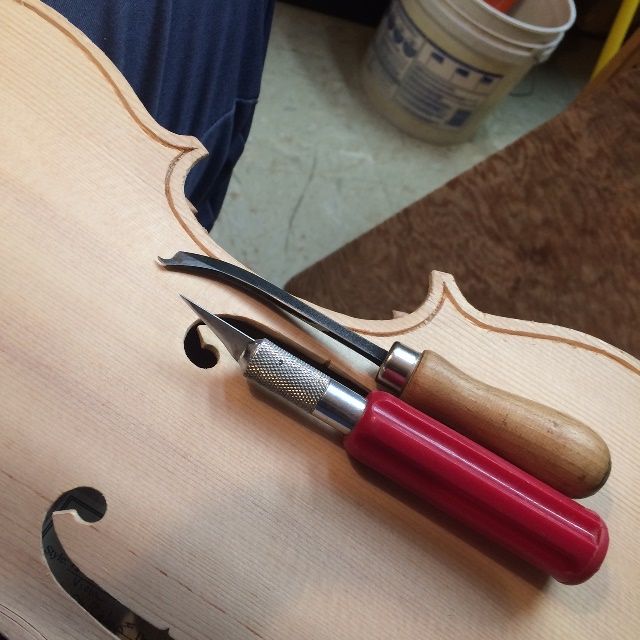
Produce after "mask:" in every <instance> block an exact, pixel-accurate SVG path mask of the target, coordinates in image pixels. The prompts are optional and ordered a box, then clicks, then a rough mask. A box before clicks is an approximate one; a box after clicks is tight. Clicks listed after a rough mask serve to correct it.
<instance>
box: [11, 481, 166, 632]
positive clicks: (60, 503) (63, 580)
mask: <svg viewBox="0 0 640 640" xmlns="http://www.w3.org/2000/svg"><path fill="white" fill-rule="evenodd" d="M69 510H72V511H75V512H76V513H77V514H78V515H79V516H80V518H82V519H83V520H84V521H85V522H98V521H99V520H101V519H102V517H103V516H104V514H105V513H106V511H107V502H106V500H105V497H104V496H103V495H102V494H101V493H100V492H99V491H96V490H95V489H92V488H91V487H78V488H76V489H73V490H71V491H67V492H66V493H63V494H62V495H61V496H60V497H59V498H58V499H57V500H56V501H55V502H54V503H53V505H51V508H50V509H49V511H48V512H47V515H46V516H45V519H44V522H43V524H42V551H43V553H44V557H45V560H46V562H47V564H48V566H49V569H50V570H51V574H52V575H53V577H54V578H55V580H56V581H57V583H58V584H59V585H60V586H61V587H62V588H63V589H64V590H65V591H66V592H67V593H68V594H69V595H70V596H71V597H72V598H73V599H74V600H75V601H76V602H77V603H78V604H79V605H80V606H81V607H82V608H83V609H84V610H85V611H87V612H88V613H89V614H90V615H91V616H92V617H93V618H95V619H96V620H97V621H98V622H99V623H100V624H101V625H102V626H103V627H105V628H106V629H107V630H109V631H111V633H113V634H115V635H116V636H118V637H119V638H122V639H123V640H170V638H171V637H170V636H169V631H168V630H160V629H158V628H156V627H154V626H153V625H152V624H150V623H149V622H147V621H146V620H144V619H143V618H141V617H140V616H138V615H136V614H135V613H134V612H133V611H131V610H130V609H129V608H128V607H126V606H125V605H123V604H122V603H121V602H119V601H118V600H116V599H115V598H114V597H113V596H112V595H111V594H109V593H107V592H106V591H105V590H104V589H103V588H102V587H101V586H100V585H99V584H97V583H96V582H94V581H93V580H92V579H91V578H89V577H88V576H86V575H85V574H84V573H82V571H80V569H79V568H78V567H77V566H76V565H75V564H74V563H73V560H72V559H71V558H70V557H69V555H68V554H67V553H66V551H65V550H64V548H63V546H62V543H61V542H60V539H59V538H58V535H57V534H56V530H55V526H54V524H53V517H52V516H53V513H54V512H56V511H69ZM0 640H4V639H3V638H2V636H1V635H0Z"/></svg>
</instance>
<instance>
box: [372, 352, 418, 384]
mask: <svg viewBox="0 0 640 640" xmlns="http://www.w3.org/2000/svg"><path fill="white" fill-rule="evenodd" d="M420 357H421V354H420V353H418V352H417V351H414V350H413V349H410V348H409V347H405V345H403V344H402V343H400V342H394V343H393V345H391V349H389V353H388V354H387V357H386V358H385V359H384V362H383V363H382V365H381V366H380V369H378V374H377V375H376V380H377V381H378V382H379V383H380V384H381V385H384V386H385V387H387V388H389V389H391V390H392V391H395V392H396V393H400V392H401V391H402V389H404V386H405V384H407V382H408V380H409V378H410V377H411V374H412V373H413V372H414V371H415V370H416V367H417V366H418V362H420Z"/></svg>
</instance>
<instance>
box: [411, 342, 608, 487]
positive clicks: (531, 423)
mask: <svg viewBox="0 0 640 640" xmlns="http://www.w3.org/2000/svg"><path fill="white" fill-rule="evenodd" d="M402 399H403V400H405V401H406V402H408V403H409V404H411V405H413V406H414V407H416V408H418V409H420V410H421V411H424V412H425V413H427V414H429V415H431V416H433V417H434V418H436V419H438V420H440V421H441V422H444V423H445V424H446V425H448V426H450V427H452V428H453V429H456V430H457V431H459V432H460V433H462V434H464V435H466V436H467V437H469V438H471V439H472V440H475V441H476V442H478V443H479V444H482V445H483V446H485V447H486V448H487V449H491V450H492V451H494V452H496V453H497V454H499V455H501V456H502V457H503V458H505V459H506V460H509V461H510V462H512V463H514V464H515V465H517V466H518V467H520V468H521V469H524V470H525V471H528V472H529V473H530V474H531V475H533V476H536V477H537V478H539V479H540V480H542V481H544V482H546V483H547V484H549V485H551V486H552V487H555V488H556V489H558V490H559V491H562V493H564V494H566V495H568V496H571V497H574V498H581V497H584V496H588V495H591V494H592V493H594V492H596V491H597V490H598V489H599V488H600V487H601V486H602V485H603V484H604V482H605V481H606V479H607V477H608V475H609V470H610V469H611V457H610V455H609V449H608V448H607V445H606V444H605V442H604V440H602V438H601V437H600V436H599V435H598V434H597V433H595V432H594V431H593V430H592V429H590V428H589V427H588V426H587V425H585V424H584V423H582V422H580V421H579V420H576V419H574V418H572V417H570V416H568V415H566V414H564V413H561V412H559V411H556V410H555V409H552V408H550V407H547V406H544V405H542V404H540V403H537V402H533V401H531V400H528V399H526V398H522V397H519V396H516V395H514V394H512V393H509V392H507V391H503V390H501V389H497V388H496V387H492V386H490V385H488V384H485V383H484V382H481V381H479V380H476V379H475V378H472V377H471V376H468V375H467V374H466V373H464V372H463V371H461V370H460V369H458V368H457V367H455V366H453V365H452V364H451V363H450V362H448V361H447V360H445V359H444V358H443V357H441V356H439V355H438V354H437V353H434V352H433V351H425V352H424V353H423V354H422V357H421V359H420V362H419V363H418V366H417V367H416V370H415V372H414V373H413V375H412V376H411V377H410V378H409V381H408V382H407V384H406V386H405V388H404V390H403V392H402Z"/></svg>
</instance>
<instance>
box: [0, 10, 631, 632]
mask: <svg viewBox="0 0 640 640" xmlns="http://www.w3.org/2000/svg"><path fill="white" fill-rule="evenodd" d="M0 60H2V64H1V65H0V117H1V126H0V140H1V142H2V152H1V155H0V189H1V197H0V208H1V211H2V230H1V233H0V246H1V251H2V254H1V261H0V287H1V288H2V305H1V306H0V361H1V364H0V389H1V391H2V418H1V423H0V513H1V515H2V527H0V634H4V635H5V636H6V637H7V638H9V640H17V639H20V640H21V639H22V638H46V639H47V640H55V639H60V640H62V639H63V638H64V639H65V640H67V639H69V638H77V639H80V638H81V639H82V640H91V639H98V638H100V639H102V638H109V637H112V636H111V634H110V633H109V632H107V631H106V630H105V629H104V628H103V627H102V626H101V625H100V624H99V623H98V622H96V621H95V620H94V619H93V618H92V617H91V616H90V615H89V614H88V613H87V612H86V611H84V610H83V609H82V608H81V607H80V606H79V605H78V604H76V603H75V602H74V601H73V600H72V599H71V598H70V597H69V595H68V594H67V593H65V592H64V591H63V590H62V589H61V588H60V587H59V586H58V584H57V583H56V581H55V580H54V579H53V577H52V575H51V572H50V570H49V567H48V565H47V563H46V562H45V559H44V555H43V550H42V537H41V527H42V522H43V519H44V517H45V514H46V513H47V511H48V509H49V508H50V507H51V505H52V504H53V503H54V502H55V500H56V499H57V498H58V497H59V496H60V495H62V494H63V493H65V492H67V491H69V490H71V489H74V488H75V487H92V488H94V489H96V490H98V491H100V492H101V493H102V494H103V495H104V497H105V499H106V503H107V511H106V515H105V516H104V517H103V518H102V519H100V520H99V521H97V522H95V523H87V522H85V521H83V520H81V519H80V518H79V517H78V516H77V514H75V513H74V512H73V511H64V512H60V513H57V514H55V515H54V522H55V530H56V532H57V534H58V536H59V538H60V541H61V543H62V545H63V547H64V550H65V552H66V553H67V554H68V556H69V557H70V558H71V559H72V560H73V562H75V564H76V565H77V566H78V567H79V568H80V570H81V571H82V572H83V573H84V574H85V575H86V576H88V577H89V578H91V579H92V580H93V581H95V583H97V584H98V585H100V587H101V588H102V589H104V590H105V591H107V592H108V593H109V594H111V595H112V596H113V597H114V598H116V599H117V600H119V601H120V602H121V603H123V604H124V605H125V606H126V607H128V608H130V609H131V610H132V611H134V612H136V613H138V614H140V615H141V616H142V617H144V618H145V619H146V620H147V621H149V622H150V623H152V624H153V625H155V626H156V627H158V628H159V629H166V628H168V629H169V633H170V635H171V637H172V638H175V639H176V640H180V639H186V638H198V639H203V640H204V639H205V638H225V639H227V640H234V639H253V638H256V637H258V638H262V639H263V640H267V639H283V638H305V639H306V638H309V639H329V638H332V639H333V638H341V639H342V638H344V639H346V638H363V639H365V638H366V639H367V640H372V639H374V638H379V639H385V640H387V639H389V638H394V639H398V640H401V639H405V638H406V639H409V638H418V637H421V638H440V637H453V638H478V639H480V638H487V639H489V638H498V637H504V638H510V637H512V638H518V639H519V640H523V639H533V638H553V637H558V638H559V637H562V638H576V639H577V638H584V637H594V638H633V637H636V636H637V635H638V632H639V631H640V625H639V616H640V613H639V610H638V607H637V602H636V600H637V597H636V591H637V586H638V584H639V581H640V569H639V556H638V550H637V549H638V547H637V542H636V533H637V531H638V528H639V527H640V510H639V509H638V498H637V495H638V494H637V485H638V480H639V479H640V478H639V472H638V468H639V467H638V464H637V461H638V458H639V457H640V456H639V451H638V449H639V439H638V433H637V425H636V423H637V419H638V417H639V415H640V363H639V362H638V361H637V360H635V359H634V358H632V357H631V356H629V355H628V354H625V353H623V352H621V351H619V350H617V349H615V348H613V347H611V346H609V345H607V344H605V343H603V342H601V341H599V340H597V339H595V338H592V337H590V336H587V335H584V334H581V333H578V332H575V331H571V330H569V329H565V328H561V327H556V326H550V325H540V324H535V323H530V322H525V321H520V320H511V319H507V318H500V317H495V316H489V315H486V314H484V313H482V312H480V311H478V310H476V309H474V308H473V307H471V306H470V305H469V304H468V303H467V302H466V301H465V299H464V298H463V296H462V295H461V293H460V292H459V291H458V289H457V287H456V285H455V282H454V280H453V277H452V276H450V275H447V274H442V273H433V274H432V275H431V282H430V286H429V288H428V294H427V293H425V295H426V299H425V302H424V304H423V305H422V306H421V307H420V308H419V309H417V310H416V311H415V312H413V313H411V314H409V315H406V316H403V317H400V318H396V319H394V320H389V321H366V320H359V319H355V318H346V317H341V316H338V314H334V315H335V317H337V318H338V319H341V320H342V321H344V322H345V323H346V324H348V325H349V326H350V327H352V328H354V329H356V330H358V331H361V332H362V333H364V334H367V335H369V336H370V337H371V338H372V339H373V340H375V341H377V342H378V343H379V344H381V345H384V346H388V345H390V344H391V343H392V342H393V341H394V340H395V339H396V338H398V337H399V336H401V337H402V340H403V342H405V343H407V344H410V345H411V346H413V347H414V348H416V349H419V350H422V349H424V348H430V349H433V350H436V351H438V352H440V353H441V354H443V355H444V356H445V357H447V358H448V359H449V360H450V361H451V362H453V363H454V364H456V365H457V366H459V367H461V368H463V369H464V370H466V371H467V372H468V373H470V374H472V375H474V376H475V377H477V378H479V379H482V380H484V381H486V382H488V383H490V384H493V385H496V386H499V387H502V388H504V389H507V390H509V391H512V392H515V393H518V394H520V395H523V396H526V397H529V398H531V399H533V400H536V401H539V402H543V403H545V404H547V405H550V406H553V407H555V408H557V409H559V410H562V411H565V412H567V413H569V414H571V415H573V416H575V417H577V418H579V419H581V420H583V421H584V422H586V423H587V424H589V425H591V426H593V427H594V428H595V429H596V430H597V431H598V432H599V433H600V434H601V435H602V436H603V437H604V438H605V439H606V440H607V442H608V444H609V447H610V449H611V453H612V458H613V472H612V475H611V478H610V480H609V482H608V484H607V485H606V486H605V487H604V489H602V490H601V491H600V492H599V493H598V494H597V495H595V496H593V497H592V498H589V499H588V500H585V504H587V505H588V506H589V507H591V508H593V509H595V510H596V511H598V512H599V513H600V514H601V515H602V516H603V517H604V518H605V520H606V521H607V523H608V525H609V528H610V534H611V548H610V551H609V555H608V558H607V559H606V560H605V563H604V566H603V568H602V569H601V571H600V572H599V573H598V574H597V575H596V576H595V577H594V578H593V579H591V580H590V581H589V582H588V583H586V584H584V585H581V586H579V587H564V586H562V585H559V584H557V583H555V582H553V581H550V580H548V579H546V578H545V577H544V576H542V575H540V574H537V573H536V572H534V571H533V570H532V569H530V568H528V567H527V566H525V565H524V564H522V563H520V562H518V561H516V560H515V559H513V558H511V557H510V556H508V555H507V554H503V553H502V552H500V551H498V550H496V549H494V548H492V547H491V546H489V545H488V544H486V543H485V542H483V541H482V540H480V539H479V538H476V537H475V536H473V535H472V534H471V533H469V532H468V531H466V530H464V529H463V528H461V527H458V526H456V525H455V524H454V523H452V522H450V521H449V520H447V519H445V518H444V517H443V516H441V515H439V514H438V513H437V512H435V511H434V510H431V509H429V508H423V507H419V506H418V505H417V504H415V502H413V501H412V500H411V499H410V498H409V497H408V496H406V495H405V494H402V493H401V492H399V491H397V490H395V489H393V488H392V487H390V486H388V485H386V484H385V483H384V482H382V481H381V480H378V479H376V478H372V477H370V476H368V475H367V474H365V473H364V472H363V471H362V470H361V469H360V468H357V467H355V466H354V465H352V464H351V463H350V462H349V460H348V458H347V457H346V455H345V454H344V452H343V450H342V448H341V447H340V444H339V441H338V440H337V439H336V438H335V437H332V436H331V435H330V434H328V433H326V432H324V431H323V430H322V429H320V428H318V427H315V426H313V425H311V424H309V423H305V422H304V421H301V420H300V418H299V416H297V415H294V414H293V413H292V412H287V411H283V410H282V408H281V407H279V406H278V405H276V404H274V403H272V402H270V401H268V400H266V399H265V398H263V397H261V396H259V395H257V394H255V393H254V392H252V391H251V390H250V389H249V388H248V387H247V385H246V384H245V383H244V380H243V379H242V378H241V376H240V374H239V372H238V370H237V367H236V363H235V362H234V361H233V360H232V359H231V357H230V356H229V355H228V354H227V353H226V351H225V350H223V349H221V350H220V354H219V362H218V364H217V365H216V366H215V367H213V368H212V369H199V368H197V367H196V366H194V365H193V364H192V363H191V362H190V361H189V360H188V359H187V357H186V356H185V353H184V348H183V339H184V336H185V333H186V331H187V329H188V328H189V327H190V326H191V324H192V323H193V321H194V317H193V314H192V313H191V312H190V310H189V309H188V308H187V307H186V305H185V304H184V303H183V302H181V301H180V299H179V297H178V293H183V294H185V295H187V296H188V297H189V298H191V299H193V300H195V301H196V302H199V303H201V304H204V305H205V306H206V307H207V308H208V309H210V310H211V311H214V312H218V313H226V314H233V315H237V316H241V317H245V318H250V319H251V320H253V321H255V322H258V323H261V324H264V325H267V326H269V327H271V328H272V329H273V330H274V331H276V332H280V333H281V334H283V335H286V336H288V337H290V338H291V339H293V340H295V341H297V342H299V343H300V344H302V345H304V347H306V348H308V349H309V350H311V351H314V352H316V353H319V354H320V355H321V356H323V357H325V358H327V359H332V360H333V361H334V362H335V364H336V366H337V367H339V368H341V369H342V370H344V371H346V372H347V373H350V374H351V375H352V376H354V377H355V378H357V379H358V380H360V381H361V382H362V383H364V384H368V385H372V376H373V373H374V371H373V369H372V367H371V366H370V365H369V364H367V363H365V362H363V361H362V360H361V359H360V358H357V357H355V356H353V355H351V354H350V353H348V352H347V351H346V350H345V349H343V348H336V347H335V345H333V344H331V343H330V342H328V341H327V340H325V339H322V340H319V341H318V340H317V338H316V337H315V336H312V335H310V334H309V333H307V332H306V331H305V330H304V329H303V328H299V327H297V326H294V325H291V324H289V323H288V322H287V320H286V319H285V318H284V317H283V316H281V315H279V314H277V313H275V312H273V311H271V310H270V309H268V308H266V307H264V306H263V305H261V304H259V303H257V302H254V301H252V300H251V299H249V298H248V297H246V296H245V295H244V294H242V293H239V292H237V291H234V290H232V289H230V288H229V287H227V286H224V285H221V284H219V283H216V282H212V281H208V280H204V279H201V278H198V277H196V276H193V275H186V274H182V273H175V272H168V271H166V270H163V269H162V268H161V267H160V266H159V265H158V264H157V262H156V256H158V255H162V256H168V255H172V254H173V253H174V252H176V251H178V250H184V251H196V252H204V253H207V254H209V255H213V256H217V257H222V258H226V259H231V258H230V257H229V256H228V255H227V254H226V253H225V252H224V250H223V249H221V248H220V247H218V246H217V245H216V244H215V243H214V242H213V241H212V240H211V239H210V238H209V236H208V235H207V234H206V232H205V231H204V230H203V229H202V228H200V226H199V225H198V224H197V222H196V220H195V218H194V216H193V214H192V212H191V210H190V207H189V204H188V202H187V201H186V200H185V198H184V195H183V183H184V178H185V175H186V173H187V171H188V170H189V168H190V167H191V166H192V164H193V163H194V162H195V161H196V160H197V159H198V158H200V157H202V155H203V148H202V146H201V145H200V144H199V143H198V141H197V140H195V139H193V138H189V137H185V136H178V135H175V134H173V133H170V132H168V131H166V130H164V129H163V128H162V127H160V126H159V125H158V124H157V123H156V122H154V121H153V120H152V119H151V118H150V116H149V115H148V114H147V113H146V111H145V110H144V108H143V107H142V105H141V104H140V102H139V101H138V99H137V98H136V97H135V95H134V93H133V91H132V90H131V89H130V87H129V86H128V85H127V83H126V82H125V80H124V79H123V78H122V77H121V75H120V74H119V73H118V71H117V70H116V69H115V68H114V67H113V65H112V64H111V63H110V62H109V61H108V60H107V58H106V57H105V56H104V55H103V54H102V53H101V52H100V51H99V50H98V49H97V48H96V47H95V46H93V45H92V44H91V42H90V41H89V40H88V39H87V38H85V37H84V36H83V35H82V34H81V33H80V32H78V31H77V30H76V29H75V28H73V27H72V26H71V25H70V24H69V23H68V22H66V21H65V20H64V19H63V18H61V17H60V16H59V15H57V14H56V13H55V12H54V11H52V10H50V9H49V8H47V7H46V6H44V5H42V4H40V3H39V2H37V1H36V0H24V1H19V0H0ZM426 290H427V283H426V282H425V291H426ZM211 340H212V341H213V340H214V339H213V338H211Z"/></svg>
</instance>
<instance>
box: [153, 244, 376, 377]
mask: <svg viewBox="0 0 640 640" xmlns="http://www.w3.org/2000/svg"><path fill="white" fill-rule="evenodd" d="M158 260H159V261H160V264H162V265H164V266H165V267H169V268H172V269H183V270H185V271H195V272H197V273H203V274H204V275H208V276H210V277H212V278H216V279H217V280H221V281H222V282H227V283H230V284H232V285H234V286H236V287H238V288H240V289H243V290H245V291H247V292H248V293H250V294H251V295H253V296H254V297H257V298H260V299H262V300H266V301H267V302H271V303H272V304H274V305H276V306H277V307H279V308H280V309H283V310H284V311H286V312H288V313H290V314H291V315H294V316H296V317H297V318H300V319H301V320H304V321H305V322H307V323H308V324H310V325H311V326H312V327H315V328H316V329H318V330H319V331H322V332H323V333H326V334H327V335H328V336H331V337H332V338H333V339H334V340H337V341H338V342H340V343H342V344H344V345H346V346H347V347H349V348H351V349H353V350H354V351H355V352H356V353H359V354H360V355H361V356H364V357H365V358H367V359H368V360H371V362H374V363H375V364H376V365H378V366H380V365H381V364H382V363H383V362H384V360H385V358H386V357H387V351H386V350H385V349H383V348H382V347H379V346H378V345H377V344H374V343H373V342H371V341H370V340H367V339H366V338H363V337H362V336H361V335H358V334H357V333H355V331H351V330H350V329H347V328H346V327H345V326H343V325H341V324H340V323H339V322H336V321H335V320H332V319H331V318H329V317H328V316H326V315H324V313H320V311H318V310H316V309H314V308H313V307H310V306H309V305H308V304H305V303H304V302H302V301H301V300H299V299H298V298H296V297H295V296H292V295H291V294H290V293H287V292H286V291H284V290H283V289H281V288H280V287H278V286H276V285H275V284H272V283H271V282H269V281H268V280H265V279H264V278H261V277H260V276H257V275H255V274H254V273H251V272H250V271H247V270H246V269H242V268H240V267H237V266H236V265H234V264H231V263H229V262H225V261H224V260H218V259H216V258H210V257H209V256H201V255H199V254H197V253H187V252H185V251H179V252H178V253H176V254H175V256H173V258H160V257H159V258H158Z"/></svg>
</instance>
